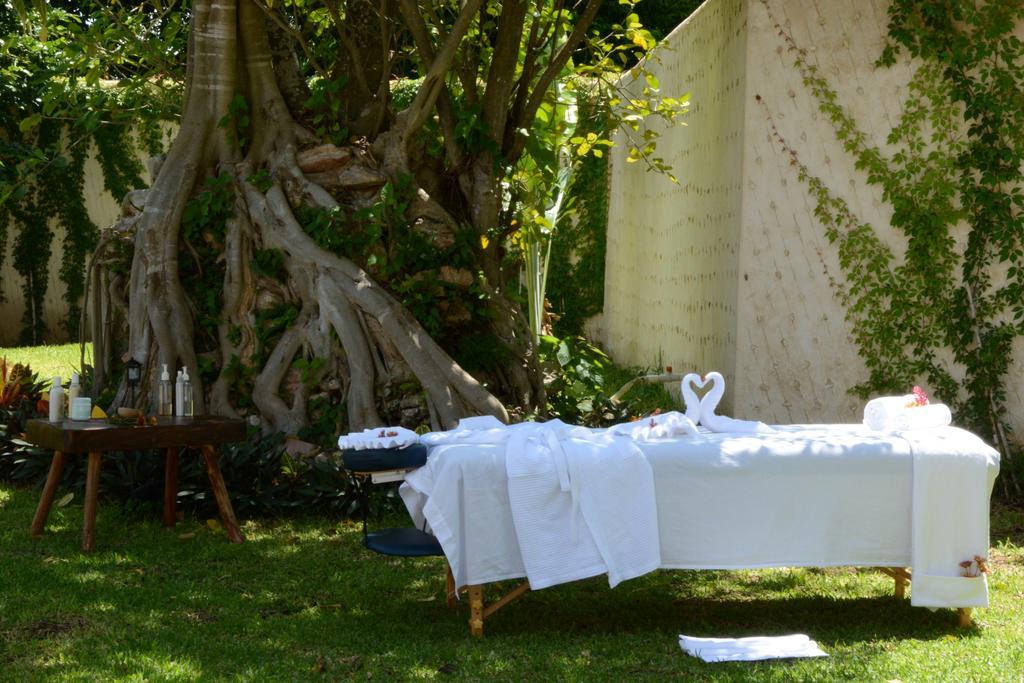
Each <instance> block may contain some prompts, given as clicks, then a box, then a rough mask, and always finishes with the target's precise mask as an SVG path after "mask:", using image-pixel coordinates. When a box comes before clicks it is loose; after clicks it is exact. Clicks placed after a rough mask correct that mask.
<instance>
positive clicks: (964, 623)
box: [957, 607, 974, 628]
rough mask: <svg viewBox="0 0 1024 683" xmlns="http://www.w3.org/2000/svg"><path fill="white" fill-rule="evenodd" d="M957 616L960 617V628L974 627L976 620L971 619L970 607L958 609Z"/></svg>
mask: <svg viewBox="0 0 1024 683" xmlns="http://www.w3.org/2000/svg"><path fill="white" fill-rule="evenodd" d="M957 614H958V615H959V617H960V628H970V627H971V626H973V625H974V620H973V619H972V618H971V608H970V607H961V608H959V609H957Z"/></svg>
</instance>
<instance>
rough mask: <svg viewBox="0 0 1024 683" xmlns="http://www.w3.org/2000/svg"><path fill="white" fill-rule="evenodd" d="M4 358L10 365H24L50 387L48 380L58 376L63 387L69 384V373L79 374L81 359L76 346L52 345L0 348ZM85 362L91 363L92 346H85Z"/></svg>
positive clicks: (1, 356)
mask: <svg viewBox="0 0 1024 683" xmlns="http://www.w3.org/2000/svg"><path fill="white" fill-rule="evenodd" d="M3 357H6V358H7V360H8V361H10V362H12V363H26V364H28V366H29V367H31V368H32V371H33V372H35V373H37V374H38V375H39V379H40V380H41V381H43V382H45V383H46V385H47V386H49V385H50V380H51V379H53V378H54V377H57V376H60V378H61V382H62V383H63V384H64V386H65V387H67V386H68V384H70V383H71V373H72V372H81V369H80V368H81V362H80V361H81V358H80V356H79V348H78V344H77V343H76V344H54V345H51V346H20V347H8V348H4V347H0V358H3ZM85 362H86V363H92V344H91V343H90V344H86V345H85Z"/></svg>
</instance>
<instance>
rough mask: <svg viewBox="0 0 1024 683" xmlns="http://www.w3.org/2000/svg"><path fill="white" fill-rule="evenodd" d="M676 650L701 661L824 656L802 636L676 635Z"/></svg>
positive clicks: (822, 652) (747, 660) (743, 660)
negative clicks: (677, 646) (713, 636)
mask: <svg viewBox="0 0 1024 683" xmlns="http://www.w3.org/2000/svg"><path fill="white" fill-rule="evenodd" d="M679 647H681V648H683V651H684V652H686V654H688V655H692V656H694V657H699V658H700V659H703V660H704V661H705V662H754V661H757V660H761V659H789V658H791V657H828V654H827V653H826V652H824V651H823V650H822V649H821V648H820V647H818V644H817V643H816V642H814V641H813V640H811V639H810V638H808V637H807V636H805V635H804V634H802V633H797V634H795V635H791V636H757V637H753V638H693V637H691V636H684V635H682V634H680V636H679Z"/></svg>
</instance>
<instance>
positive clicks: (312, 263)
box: [90, 0, 536, 433]
mask: <svg viewBox="0 0 1024 683" xmlns="http://www.w3.org/2000/svg"><path fill="white" fill-rule="evenodd" d="M360 2H362V0H359V2H351V3H349V4H350V5H359V4H360ZM362 4H364V5H365V4H368V3H365V2H362ZM367 40H369V39H367ZM369 42H370V43H373V41H372V40H370V41H369ZM275 44H276V41H275ZM378 47H379V46H378ZM384 52H386V51H384ZM290 59H292V60H293V57H291V58H290V57H289V55H288V53H287V51H286V50H284V51H283V50H282V49H280V46H279V45H277V46H276V48H275V51H274V54H272V52H271V49H270V45H269V42H268V35H267V27H266V25H265V16H264V14H263V13H262V11H261V10H260V9H259V8H258V7H257V6H256V5H255V4H254V3H253V2H252V0H219V1H218V2H211V1H210V0H197V2H196V3H195V6H194V14H193V23H192V39H191V41H190V54H189V69H188V82H187V86H186V102H185V108H184V112H183V115H182V120H181V128H180V130H179V132H178V135H177V137H176V139H175V140H174V142H173V144H172V145H171V148H170V150H169V151H168V153H167V157H166V160H165V161H164V163H163V165H162V166H161V168H160V171H159V173H158V174H157V175H156V178H155V181H154V183H153V186H152V188H151V189H150V190H149V191H148V193H146V196H145V204H144V207H143V209H142V212H141V214H139V215H137V216H131V217H126V218H125V219H123V220H122V223H121V224H120V225H119V226H116V227H115V230H114V234H115V235H125V234H127V235H132V234H133V235H134V237H133V238H132V241H133V246H134V255H133V260H132V264H131V274H130V278H129V280H128V282H127V292H128V295H127V313H126V323H127V330H128V335H127V353H128V354H129V355H131V356H132V357H134V358H135V360H137V361H139V362H141V363H142V365H143V367H144V383H143V387H142V392H141V396H142V397H146V396H148V389H149V388H150V387H152V386H154V385H155V379H156V378H157V377H158V375H157V373H158V372H159V371H160V369H161V366H162V365H164V364H166V365H167V366H168V368H175V367H178V366H180V365H184V366H187V367H188V368H189V373H190V375H191V377H192V378H193V382H194V383H195V385H196V387H195V410H196V412H197V414H198V413H203V412H206V411H210V412H214V413H217V414H222V415H239V414H242V413H243V412H244V411H242V410H240V408H239V405H240V403H242V402H243V401H241V400H240V399H243V398H244V399H247V400H246V401H244V402H245V403H251V404H252V405H253V406H255V411H253V410H252V409H251V408H249V409H247V410H248V412H249V414H250V415H257V416H258V417H259V419H260V421H261V423H262V425H263V426H264V427H265V428H266V429H268V430H277V431H283V432H287V433H295V432H296V431H298V430H299V429H301V428H303V427H304V426H306V425H307V423H308V416H307V413H308V409H309V401H310V399H311V391H313V390H312V389H311V388H310V387H311V385H316V384H318V383H327V384H329V383H330V382H332V381H336V382H338V383H340V387H339V390H340V391H341V392H342V394H343V396H344V401H345V404H346V421H347V427H348V429H351V430H356V429H361V428H363V427H366V426H373V425H378V424H381V423H382V418H381V413H380V400H379V399H380V390H381V388H382V387H385V386H390V385H395V384H397V383H400V382H402V381H403V380H405V379H409V378H414V379H415V380H416V383H418V385H419V386H420V387H422V397H423V400H424V401H425V406H424V407H425V411H424V413H426V412H428V411H429V414H430V415H432V416H435V418H434V419H435V420H436V422H437V425H436V426H441V427H451V426H453V425H454V423H455V421H456V420H457V419H458V418H460V417H462V416H466V415H470V414H481V413H484V414H491V415H495V416H497V417H499V418H500V419H502V420H507V419H508V415H507V413H506V411H505V408H504V407H503V406H502V404H501V403H500V402H499V401H498V400H497V399H496V398H495V397H494V396H493V395H492V394H491V393H490V392H489V391H488V390H487V389H485V388H484V387H483V386H482V385H481V384H480V383H479V382H478V381H477V380H476V379H474V378H473V377H472V376H470V375H469V374H468V373H467V372H465V371H464V370H463V369H462V368H461V367H460V366H459V364H458V363H456V362H455V361H454V360H453V359H452V358H451V357H450V356H449V355H448V354H447V353H446V352H445V351H444V350H443V349H441V348H440V347H439V346H438V345H437V343H435V341H434V340H433V339H431V338H430V336H429V335H428V334H427V333H426V331H425V330H424V328H423V327H422V326H421V325H420V324H419V323H418V322H417V321H416V320H415V319H414V317H413V316H412V315H411V314H410V313H409V312H408V311H407V310H405V309H404V308H403V307H402V306H401V305H400V303H399V302H398V301H397V300H396V299H395V298H394V297H393V296H392V295H391V294H390V293H389V292H388V291H387V290H386V289H385V288H384V287H383V286H381V285H380V284H379V283H377V282H375V281H374V279H373V278H372V277H371V276H370V275H369V274H368V273H367V272H366V271H365V270H363V269H362V268H360V267H359V266H358V265H356V263H354V262H353V261H352V260H350V259H347V258H345V257H343V256H340V255H338V254H337V253H333V252H330V251H327V250H325V249H323V248H321V247H320V246H318V244H317V243H316V242H315V241H314V240H313V239H312V238H311V237H310V236H309V235H308V234H307V233H306V231H305V230H304V229H303V227H302V226H301V225H300V223H299V221H298V220H297V219H296V210H297V209H298V208H299V206H298V205H299V203H301V204H304V205H306V206H310V207H318V208H322V209H331V208H334V207H336V206H337V204H336V201H335V199H334V197H333V196H332V195H331V194H330V193H329V192H328V191H327V190H326V189H325V188H324V187H322V186H321V185H319V184H318V183H316V182H314V181H313V180H312V179H311V178H312V177H315V175H316V174H315V173H310V174H309V176H307V175H306V174H304V173H303V171H302V170H301V168H300V167H299V164H298V160H297V151H298V149H299V146H300V145H310V144H312V143H313V142H314V139H313V137H312V135H311V134H310V133H309V132H308V131H307V130H305V129H304V128H302V127H301V126H300V125H299V124H298V123H297V122H296V119H294V118H293V116H292V112H291V110H290V109H289V104H291V105H292V106H294V105H295V100H296V99H298V98H299V96H300V94H301V93H300V91H301V88H300V87H299V85H298V84H297V83H296V81H295V78H294V73H291V72H288V73H285V74H284V76H282V75H281V74H279V73H278V72H277V71H275V68H276V69H277V70H278V71H282V72H283V71H285V70H286V69H291V68H293V66H294V65H293V64H291V63H290V62H289V60H290ZM275 65H276V67H275ZM365 71H366V73H368V74H370V75H371V76H372V75H373V74H374V73H376V72H374V71H373V70H372V69H367V70H365ZM364 75H365V74H364ZM371 80H372V79H371ZM279 82H281V83H283V84H284V85H283V86H279ZM282 89H284V90H285V91H286V92H288V93H289V98H288V100H287V101H286V99H285V96H284V95H283V94H282ZM236 94H243V95H244V96H245V98H246V100H247V102H248V103H249V113H250V119H251V121H250V126H249V127H248V135H247V137H248V139H247V146H246V148H244V149H243V148H240V147H239V142H238V139H239V138H238V134H236V135H229V134H228V133H229V132H230V131H229V130H226V129H225V128H224V127H223V126H222V125H221V122H222V121H224V120H225V117H229V113H230V110H229V104H230V103H231V102H232V99H233V98H234V97H235V96H236ZM229 118H230V117H229ZM400 137H401V136H400V135H399V138H400ZM404 154H405V148H404V146H403V149H402V151H401V154H400V156H402V157H403V158H402V161H401V163H400V164H399V165H407V164H408V160H407V157H405V156H404ZM354 163H361V162H358V161H357V162H354ZM257 171H261V172H262V171H266V172H268V174H269V181H268V182H266V183H263V182H257V181H256V180H254V178H255V173H256V172H257ZM225 172H226V173H228V174H229V175H230V177H231V178H232V182H233V187H234V211H233V216H232V218H231V219H229V220H228V221H227V223H226V225H225V229H224V236H223V245H222V253H221V254H220V256H219V257H218V261H219V263H220V267H222V268H223V290H222V293H221V298H220V302H219V303H220V307H221V311H220V317H219V319H218V321H217V329H216V335H215V336H216V339H217V345H218V348H217V349H216V352H213V353H208V354H207V355H206V356H204V357H209V358H211V360H212V361H213V363H214V366H215V367H216V366H219V371H218V374H217V377H216V379H215V380H214V381H213V383H212V385H211V387H210V391H209V405H208V406H207V402H206V396H207V394H206V391H205V388H204V387H203V384H202V381H203V380H202V374H201V373H200V371H199V366H198V362H199V359H200V354H199V353H197V350H196V338H195V334H196V330H195V328H194V319H193V303H191V302H190V299H189V297H188V296H187V295H186V291H185V289H184V288H183V286H182V282H181V279H180V275H179V266H180V264H179V253H181V248H182V247H181V244H182V242H181V235H180V230H181V222H182V215H183V210H184V207H185V206H186V204H187V202H189V200H190V199H191V198H192V197H193V196H194V195H195V193H196V192H197V190H198V189H199V188H200V186H201V185H202V183H203V182H204V181H205V180H206V179H208V178H212V177H215V176H217V175H218V174H221V173H225ZM495 217H496V216H495ZM110 243H111V240H104V242H103V245H102V246H101V247H100V249H101V250H104V249H107V248H108V245H109V244H110ZM270 249H276V250H279V252H280V253H281V254H282V255H283V261H284V263H283V267H284V270H285V272H286V273H287V276H286V280H285V282H283V283H276V284H275V285H274V286H273V287H270V285H269V284H267V287H263V285H261V279H260V276H258V275H257V274H255V273H254V272H253V266H252V263H253V257H254V253H255V251H256V250H270ZM97 257H98V258H97V261H98V262H99V263H102V262H103V261H104V259H107V260H109V255H108V254H101V253H98V254H97ZM101 270H102V268H101ZM90 281H91V282H92V283H93V287H94V291H93V292H92V293H91V295H92V296H93V297H94V299H93V301H94V304H93V306H91V309H92V311H93V312H94V315H96V314H97V313H98V312H102V313H100V314H103V315H111V314H112V312H116V310H117V306H116V305H115V304H116V293H114V294H112V293H110V292H107V291H105V290H104V289H103V288H101V287H97V285H98V283H101V282H109V281H110V274H109V273H107V272H102V273H97V274H96V275H93V276H91V277H90ZM270 290H273V292H275V294H274V296H281V297H286V298H287V299H288V300H289V301H291V302H292V303H293V304H294V305H295V307H296V308H297V309H298V311H299V313H298V314H297V316H295V318H294V319H293V320H291V321H290V322H289V323H288V325H287V329H285V330H284V331H283V333H281V335H280V336H279V337H278V338H276V341H275V342H274V344H273V348H266V349H261V348H260V342H259V341H258V338H259V330H258V329H257V312H258V309H259V306H260V303H259V299H260V297H261V296H263V295H264V294H267V292H269V291H270ZM190 293H191V292H190ZM494 305H495V306H496V308H497V309H498V310H500V311H502V314H503V315H504V319H503V320H502V321H501V325H500V326H499V327H500V328H501V329H502V331H501V332H500V333H499V334H500V336H501V338H502V341H503V343H507V344H509V346H510V347H517V345H520V346H521V342H522V339H521V338H520V336H521V334H522V332H521V330H519V329H518V328H519V327H521V321H522V315H521V314H520V313H518V311H517V310H516V307H515V306H514V305H513V304H511V302H509V301H508V299H507V298H506V297H505V296H504V295H503V294H502V293H501V292H498V293H497V295H496V297H495V304H494ZM103 327H104V325H103V324H97V325H95V326H94V327H93V330H94V340H95V344H96V356H97V358H104V357H107V356H109V354H110V351H111V349H110V346H109V339H108V336H106V335H102V334H100V335H99V336H97V332H98V331H99V330H102V329H103ZM525 339H529V335H528V334H527V335H525ZM525 348H528V347H525ZM520 355H521V356H523V357H524V359H526V360H527V361H528V360H529V359H528V354H527V353H522V352H520ZM254 358H262V359H263V360H262V363H261V364H260V365H259V367H255V368H253V373H254V376H253V378H252V386H251V395H249V396H239V395H238V390H237V386H238V384H237V378H236V377H235V376H234V375H233V374H232V373H233V372H234V371H235V370H236V369H237V368H236V367H235V365H233V364H234V363H241V364H243V365H245V364H246V363H250V362H252V361H253V359H254ZM312 358H320V359H324V360H327V361H329V362H327V363H326V364H325V365H323V366H321V367H320V368H319V369H316V370H310V373H311V374H312V376H311V377H303V378H302V380H301V381H296V379H295V376H296V374H297V372H296V370H295V366H296V361H297V360H299V359H307V360H308V359H312ZM104 370H106V366H104ZM172 372H173V370H172ZM525 376H526V375H525V374H524V377H525ZM521 384H522V385H521V386H518V387H517V388H516V393H517V395H519V397H520V398H521V399H522V401H524V402H526V403H530V402H531V401H532V399H533V397H534V396H535V395H536V394H535V390H536V387H532V388H531V385H530V382H529V381H528V380H527V381H525V382H524V383H521ZM147 401H148V399H145V398H144V399H142V400H141V403H142V404H143V406H144V407H146V406H147ZM126 402H127V398H126V394H125V388H124V386H122V387H120V389H119V394H118V399H117V400H116V403H117V404H119V405H121V404H125V403H126Z"/></svg>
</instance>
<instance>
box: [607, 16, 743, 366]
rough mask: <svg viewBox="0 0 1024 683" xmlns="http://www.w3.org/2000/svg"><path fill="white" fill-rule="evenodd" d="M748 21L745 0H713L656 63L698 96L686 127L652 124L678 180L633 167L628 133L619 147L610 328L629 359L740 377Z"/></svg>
mask: <svg viewBox="0 0 1024 683" xmlns="http://www.w3.org/2000/svg"><path fill="white" fill-rule="evenodd" d="M746 21H747V12H746V8H745V6H744V2H743V0H722V1H716V2H711V3H707V4H705V5H704V6H703V7H702V8H701V9H699V10H698V11H697V12H696V13H694V14H693V15H692V16H691V17H690V18H689V19H687V21H686V22H685V23H684V24H683V25H682V26H680V27H679V28H677V29H676V30H675V31H673V33H672V34H671V35H670V36H669V37H668V38H667V39H666V43H667V45H668V47H669V49H668V50H662V51H661V63H660V64H651V65H650V67H651V70H652V71H653V72H654V73H655V74H656V75H657V76H658V79H659V81H660V85H661V90H662V92H663V93H665V94H667V95H672V96H676V95H680V94H682V93H683V92H690V93H691V103H692V104H691V110H690V113H689V115H688V116H687V117H686V119H685V121H686V123H687V127H686V128H681V129H675V130H666V127H665V125H663V124H660V123H652V124H651V127H652V128H655V129H656V130H658V131H659V132H663V133H665V135H664V137H663V138H662V139H661V141H660V142H659V147H658V155H659V156H663V157H664V158H665V159H666V160H668V161H669V162H670V163H671V164H672V165H673V169H674V171H673V172H674V174H675V175H676V176H677V177H678V178H679V181H680V184H679V185H678V186H677V185H673V184H672V183H671V182H670V181H669V180H668V179H667V178H665V177H664V176H661V175H658V174H656V173H653V172H649V171H647V170H646V167H645V166H644V164H643V162H639V163H635V164H627V163H626V162H625V157H626V153H627V151H628V149H627V147H628V146H627V144H626V142H625V140H623V139H622V135H621V133H620V134H619V139H618V140H617V145H616V147H614V148H613V149H612V155H611V173H610V176H611V188H612V191H611V194H610V201H609V208H608V252H607V253H608V256H607V263H606V280H605V305H604V316H603V319H602V323H601V327H602V337H603V341H604V343H605V345H606V346H607V348H608V350H609V351H610V353H611V354H612V356H613V357H615V358H616V359H617V360H619V361H620V362H626V363H632V364H638V365H655V364H658V363H660V364H661V365H671V366H673V368H674V369H682V368H706V369H709V370H710V369H718V370H719V371H721V372H722V373H723V374H725V375H726V377H727V378H728V379H731V378H732V376H733V368H734V363H735V355H734V352H735V348H736V295H737V258H738V250H737V247H738V242H739V227H740V210H741V206H740V202H741V198H742V193H741V191H740V189H741V188H740V178H741V170H742V164H743V114H744V102H743V96H744V76H743V62H744V54H745V48H746ZM676 130H682V131H684V133H683V134H679V133H677V132H676Z"/></svg>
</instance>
